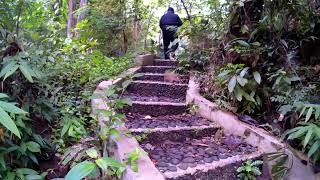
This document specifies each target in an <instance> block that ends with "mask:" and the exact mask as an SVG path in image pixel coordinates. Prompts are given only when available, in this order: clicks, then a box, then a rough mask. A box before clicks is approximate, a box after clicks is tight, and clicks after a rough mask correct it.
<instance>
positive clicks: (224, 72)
mask: <svg viewBox="0 0 320 180" xmlns="http://www.w3.org/2000/svg"><path fill="white" fill-rule="evenodd" d="M230 72H231V71H228V70H227V71H223V72H221V73H220V74H219V75H218V77H220V78H221V77H224V76H226V75H228V74H229V73H230Z"/></svg>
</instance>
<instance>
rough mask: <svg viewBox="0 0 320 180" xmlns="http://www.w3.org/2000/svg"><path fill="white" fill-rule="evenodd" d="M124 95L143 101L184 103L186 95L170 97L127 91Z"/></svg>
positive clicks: (133, 99)
mask: <svg viewBox="0 0 320 180" xmlns="http://www.w3.org/2000/svg"><path fill="white" fill-rule="evenodd" d="M122 97H126V98H130V99H131V100H132V101H143V102H171V103H184V102H185V101H186V98H185V97H180V98H169V97H165V96H141V95H140V94H136V93H129V92H125V93H124V94H123V95H122Z"/></svg>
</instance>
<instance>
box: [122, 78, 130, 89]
mask: <svg viewBox="0 0 320 180" xmlns="http://www.w3.org/2000/svg"><path fill="white" fill-rule="evenodd" d="M131 83H132V81H131V80H126V81H124V82H123V83H122V88H123V89H127V87H128V86H129V85H130V84H131Z"/></svg>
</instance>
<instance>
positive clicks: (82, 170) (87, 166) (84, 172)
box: [65, 161, 96, 180]
mask: <svg viewBox="0 0 320 180" xmlns="http://www.w3.org/2000/svg"><path fill="white" fill-rule="evenodd" d="M95 167H96V165H95V164H94V163H93V162H90V161H84V162H81V163H79V164H77V165H76V166H74V167H73V168H72V169H71V170H70V171H69V172H68V174H67V175H66V177H65V180H81V179H82V178H85V177H86V176H88V175H89V174H90V173H91V172H92V171H93V170H94V168H95Z"/></svg>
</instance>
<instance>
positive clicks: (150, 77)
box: [135, 73, 189, 84]
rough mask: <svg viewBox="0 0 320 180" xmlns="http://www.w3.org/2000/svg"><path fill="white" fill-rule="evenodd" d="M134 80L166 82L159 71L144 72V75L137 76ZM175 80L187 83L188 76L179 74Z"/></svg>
mask: <svg viewBox="0 0 320 180" xmlns="http://www.w3.org/2000/svg"><path fill="white" fill-rule="evenodd" d="M135 80H144V81H161V82H167V80H165V77H164V74H160V73H145V74H144V76H141V77H138V78H136V79H135ZM176 82H177V83H179V84H188V82H189V76H185V75H179V76H178V80H177V81H176Z"/></svg>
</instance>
